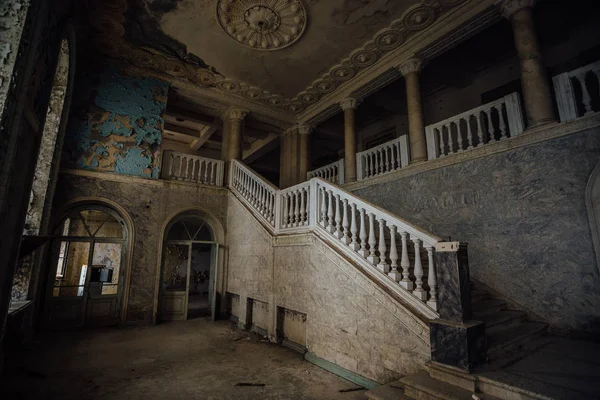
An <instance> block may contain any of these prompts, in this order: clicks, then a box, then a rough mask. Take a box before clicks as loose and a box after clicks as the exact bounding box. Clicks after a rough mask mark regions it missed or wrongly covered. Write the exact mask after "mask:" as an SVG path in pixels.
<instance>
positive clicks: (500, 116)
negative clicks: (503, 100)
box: [496, 104, 508, 140]
mask: <svg viewBox="0 0 600 400" xmlns="http://www.w3.org/2000/svg"><path fill="white" fill-rule="evenodd" d="M503 109H504V104H500V105H499V106H498V108H496V110H498V123H499V124H500V140H502V139H506V138H508V136H506V123H505V122H504V113H503V112H502V110H503Z"/></svg>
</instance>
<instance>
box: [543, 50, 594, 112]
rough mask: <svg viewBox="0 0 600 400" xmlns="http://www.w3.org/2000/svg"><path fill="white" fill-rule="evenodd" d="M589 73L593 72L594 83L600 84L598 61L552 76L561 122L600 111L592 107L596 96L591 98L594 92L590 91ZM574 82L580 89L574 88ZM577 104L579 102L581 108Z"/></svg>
mask: <svg viewBox="0 0 600 400" xmlns="http://www.w3.org/2000/svg"><path fill="white" fill-rule="evenodd" d="M589 74H593V75H594V77H595V80H596V84H600V61H596V62H593V63H591V64H588V65H584V66H583V67H581V68H577V69H574V70H572V71H567V72H563V73H562V74H559V75H556V76H555V77H553V78H552V82H553V84H554V92H555V93H556V103H557V104H558V113H559V115H560V120H561V122H565V121H571V120H573V119H576V118H578V117H581V116H586V115H591V114H593V113H595V112H598V111H600V109H598V108H597V107H596V108H595V109H594V105H595V103H596V102H595V100H598V98H597V97H596V98H595V99H592V96H595V94H594V91H593V90H592V91H590V87H589V80H588V76H589ZM574 83H577V84H578V85H579V86H580V89H581V90H579V91H577V90H575V87H574ZM579 104H581V108H580V107H579Z"/></svg>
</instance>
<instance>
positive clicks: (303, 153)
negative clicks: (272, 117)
mask: <svg viewBox="0 0 600 400" xmlns="http://www.w3.org/2000/svg"><path fill="white" fill-rule="evenodd" d="M312 130H313V128H312V127H311V126H309V125H306V124H300V125H298V136H299V145H300V148H299V149H298V158H299V160H298V169H299V170H298V183H302V182H305V181H306V175H307V173H308V171H309V170H310V162H311V159H310V133H311V132H312Z"/></svg>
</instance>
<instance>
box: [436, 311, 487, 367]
mask: <svg viewBox="0 0 600 400" xmlns="http://www.w3.org/2000/svg"><path fill="white" fill-rule="evenodd" d="M429 340H430V345H431V361H434V362H436V363H439V364H443V365H447V366H450V367H454V368H458V369H460V370H462V371H465V372H467V373H470V372H471V371H472V370H473V368H474V367H476V366H477V365H481V364H483V363H485V361H486V348H487V343H486V338H485V323H483V322H481V321H467V322H454V321H448V320H443V319H438V320H435V321H432V322H430V323H429Z"/></svg>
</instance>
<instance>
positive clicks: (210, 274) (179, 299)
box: [158, 211, 219, 321]
mask: <svg viewBox="0 0 600 400" xmlns="http://www.w3.org/2000/svg"><path fill="white" fill-rule="evenodd" d="M164 238H165V240H164V243H163V252H162V254H163V257H162V271H161V280H160V289H159V290H160V292H159V302H160V308H159V316H158V317H159V319H160V320H161V321H175V320H187V319H191V318H197V317H201V316H209V315H210V316H211V317H212V318H213V320H214V319H215V314H216V276H217V271H216V268H217V265H218V253H219V244H218V243H217V241H216V240H215V235H214V232H213V229H212V228H211V227H210V225H209V224H208V223H207V222H206V221H205V220H204V219H203V218H202V217H201V216H199V215H198V214H197V213H194V212H193V211H189V212H186V213H183V214H180V215H179V216H177V217H176V218H174V219H173V220H172V221H171V222H170V223H169V224H168V225H167V229H166V231H165V235H164Z"/></svg>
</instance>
